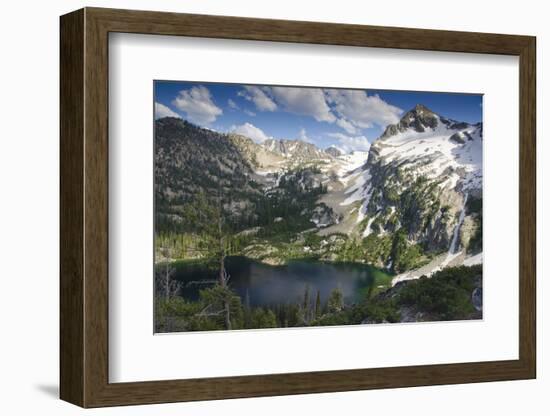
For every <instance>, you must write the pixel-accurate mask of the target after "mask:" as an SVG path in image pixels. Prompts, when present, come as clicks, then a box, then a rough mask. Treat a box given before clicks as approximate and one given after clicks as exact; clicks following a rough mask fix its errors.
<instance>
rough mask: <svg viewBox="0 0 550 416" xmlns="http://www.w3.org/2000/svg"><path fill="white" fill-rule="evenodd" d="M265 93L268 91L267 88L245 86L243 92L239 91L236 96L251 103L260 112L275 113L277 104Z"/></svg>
mask: <svg viewBox="0 0 550 416" xmlns="http://www.w3.org/2000/svg"><path fill="white" fill-rule="evenodd" d="M266 91H268V88H267V87H263V88H260V87H254V86H251V85H245V86H244V90H241V91H239V92H238V95H239V96H241V97H244V98H245V99H247V100H248V101H252V102H253V103H254V105H256V108H257V109H258V110H260V111H275V110H276V109H277V104H275V102H274V101H273V100H272V99H271V97H269V96H268V94H267V93H266Z"/></svg>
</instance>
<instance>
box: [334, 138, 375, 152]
mask: <svg viewBox="0 0 550 416" xmlns="http://www.w3.org/2000/svg"><path fill="white" fill-rule="evenodd" d="M327 136H330V137H334V138H335V139H338V143H339V145H338V147H339V148H340V149H342V150H344V151H345V152H353V151H356V150H357V151H360V152H366V151H368V150H369V149H370V142H369V141H368V139H367V138H366V137H365V136H348V135H346V134H343V133H328V134H327Z"/></svg>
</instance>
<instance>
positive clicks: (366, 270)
mask: <svg viewBox="0 0 550 416" xmlns="http://www.w3.org/2000/svg"><path fill="white" fill-rule="evenodd" d="M225 265H226V269H227V271H228V273H229V275H230V276H231V277H230V280H229V285H230V287H231V288H232V289H233V290H234V291H236V292H237V293H238V294H239V295H240V296H241V298H242V299H245V296H246V293H247V292H248V296H249V299H250V304H251V305H252V306H270V305H276V304H281V303H293V302H299V301H301V299H303V296H304V291H305V288H306V286H309V291H310V297H311V298H312V299H315V297H316V296H317V291H319V294H320V297H321V301H322V302H325V301H326V300H327V298H328V296H329V295H330V292H331V291H332V290H333V289H335V288H340V289H341V290H342V292H343V294H344V299H345V300H346V302H352V303H353V302H356V301H359V300H361V299H362V298H364V297H365V296H366V295H367V293H368V292H369V289H370V288H372V287H376V286H378V285H382V284H387V283H389V282H390V280H391V276H390V275H389V274H387V273H385V272H383V271H381V270H379V269H377V268H375V267H372V266H368V265H364V264H359V263H325V262H319V261H305V260H293V261H291V262H289V264H288V265H284V266H270V265H267V264H263V263H259V262H257V261H254V260H251V259H249V258H246V257H228V258H227V259H226V263H225ZM175 267H176V275H175V277H176V279H178V280H179V281H180V282H182V283H183V284H184V287H183V289H182V293H181V295H182V296H183V297H184V298H186V299H188V300H196V299H198V296H199V290H200V289H201V288H204V287H209V286H211V284H208V282H212V281H214V280H215V279H216V276H217V272H216V270H212V269H208V267H206V265H205V264H203V263H197V262H178V263H175Z"/></svg>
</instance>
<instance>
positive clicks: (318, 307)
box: [315, 290, 321, 318]
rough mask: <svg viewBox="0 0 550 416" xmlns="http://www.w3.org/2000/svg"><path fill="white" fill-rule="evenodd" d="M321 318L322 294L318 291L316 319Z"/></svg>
mask: <svg viewBox="0 0 550 416" xmlns="http://www.w3.org/2000/svg"><path fill="white" fill-rule="evenodd" d="M319 316H321V293H320V292H319V290H317V298H316V299H315V318H319Z"/></svg>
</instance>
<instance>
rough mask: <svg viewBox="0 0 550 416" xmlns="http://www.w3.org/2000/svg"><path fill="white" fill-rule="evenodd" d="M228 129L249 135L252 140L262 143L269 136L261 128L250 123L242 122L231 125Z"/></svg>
mask: <svg viewBox="0 0 550 416" xmlns="http://www.w3.org/2000/svg"><path fill="white" fill-rule="evenodd" d="M229 130H230V131H231V132H232V133H236V134H240V135H243V136H246V137H249V138H251V139H252V140H254V141H255V142H256V143H263V142H265V141H266V140H267V139H270V138H271V137H269V136H268V135H267V134H265V133H264V132H263V130H262V129H260V128H258V127H256V126H255V125H254V124H250V123H244V124H241V125H240V126H231V128H230V129H229Z"/></svg>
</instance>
